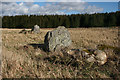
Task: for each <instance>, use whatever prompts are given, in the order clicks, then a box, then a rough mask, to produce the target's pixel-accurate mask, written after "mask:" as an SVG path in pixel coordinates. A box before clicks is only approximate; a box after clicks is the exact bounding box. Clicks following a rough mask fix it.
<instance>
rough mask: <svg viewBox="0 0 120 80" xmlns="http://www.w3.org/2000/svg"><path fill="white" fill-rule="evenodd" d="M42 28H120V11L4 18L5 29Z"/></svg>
mask: <svg viewBox="0 0 120 80" xmlns="http://www.w3.org/2000/svg"><path fill="white" fill-rule="evenodd" d="M36 24H37V25H39V26H40V28H56V27H58V26H65V27H67V28H79V27H112V26H120V11H117V12H111V13H95V14H72V15H16V16H3V17H2V27H3V28H32V27H33V26H34V25H36Z"/></svg>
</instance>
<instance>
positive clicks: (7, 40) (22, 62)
mask: <svg viewBox="0 0 120 80" xmlns="http://www.w3.org/2000/svg"><path fill="white" fill-rule="evenodd" d="M50 30H52V29H41V30H40V31H41V33H40V34H30V33H28V34H20V33H19V32H20V31H21V29H15V30H14V29H2V77H3V78H21V77H22V78H27V77H31V78H34V77H35V78H120V76H119V74H120V68H119V66H120V62H119V60H120V59H119V56H120V55H119V54H118V53H119V48H118V29H117V28H74V29H72V28H70V29H68V30H69V32H70V34H71V39H72V42H73V48H76V49H79V48H81V47H82V48H92V49H95V48H100V49H102V50H103V49H104V50H106V52H108V53H107V54H108V55H109V56H110V59H109V60H108V62H107V63H106V64H105V65H103V66H99V65H96V64H95V63H87V62H85V61H84V60H80V59H76V58H74V57H72V56H70V55H68V56H59V55H57V54H56V53H51V52H45V51H44V46H43V44H44V36H45V34H46V33H47V31H50ZM101 44H104V46H102V45H101ZM98 45H99V46H98ZM100 45H101V46H100ZM106 45H109V46H107V49H105V48H106ZM108 48H110V49H108ZM111 57H112V58H111ZM111 66H112V67H111Z"/></svg>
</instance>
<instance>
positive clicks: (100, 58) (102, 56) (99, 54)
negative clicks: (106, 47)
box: [94, 50, 107, 65]
mask: <svg viewBox="0 0 120 80" xmlns="http://www.w3.org/2000/svg"><path fill="white" fill-rule="evenodd" d="M94 54H95V55H96V56H95V58H96V60H97V62H98V64H100V65H103V64H105V63H106V62H107V55H106V53H105V52H104V51H101V50H96V51H95V52H94Z"/></svg>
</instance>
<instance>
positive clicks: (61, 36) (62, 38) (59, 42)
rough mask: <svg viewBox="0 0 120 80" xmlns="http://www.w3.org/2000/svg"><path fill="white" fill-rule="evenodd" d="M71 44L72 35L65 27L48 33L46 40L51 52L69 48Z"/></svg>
mask: <svg viewBox="0 0 120 80" xmlns="http://www.w3.org/2000/svg"><path fill="white" fill-rule="evenodd" d="M71 43H72V41H71V39H70V34H69V32H68V30H67V29H66V28H65V27H64V26H59V27H58V28H57V29H55V30H53V31H49V32H47V34H46V36H45V40H44V44H45V48H46V50H47V51H51V52H53V51H56V50H59V49H61V48H65V47H69V46H70V45H71Z"/></svg>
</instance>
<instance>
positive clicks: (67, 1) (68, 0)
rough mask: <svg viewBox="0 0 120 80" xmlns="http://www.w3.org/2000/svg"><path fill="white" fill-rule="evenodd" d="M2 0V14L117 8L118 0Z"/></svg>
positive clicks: (98, 11)
mask: <svg viewBox="0 0 120 80" xmlns="http://www.w3.org/2000/svg"><path fill="white" fill-rule="evenodd" d="M89 1H91V2H88V0H3V1H2V5H0V6H2V7H1V8H2V9H0V12H2V15H3V16H4V15H10V16H12V15H24V14H26V15H27V14H28V15H30V14H38V15H45V14H47V15H50V14H59V15H61V14H82V13H88V14H92V13H105V12H115V11H117V10H118V1H119V0H89Z"/></svg>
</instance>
